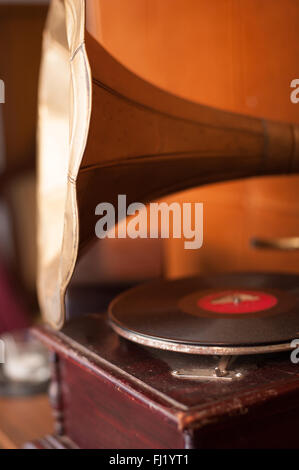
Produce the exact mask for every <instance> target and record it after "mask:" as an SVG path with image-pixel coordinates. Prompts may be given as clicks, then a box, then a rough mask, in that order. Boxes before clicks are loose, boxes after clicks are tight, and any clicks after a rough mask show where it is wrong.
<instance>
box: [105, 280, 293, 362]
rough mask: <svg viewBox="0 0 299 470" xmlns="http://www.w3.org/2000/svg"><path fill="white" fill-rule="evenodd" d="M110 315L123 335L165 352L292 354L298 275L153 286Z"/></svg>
mask: <svg viewBox="0 0 299 470" xmlns="http://www.w3.org/2000/svg"><path fill="white" fill-rule="evenodd" d="M109 315H110V322H111V325H112V327H113V328H114V329H115V330H116V331H117V333H119V334H120V335H122V336H124V337H126V338H128V339H131V340H133V341H136V342H138V343H141V344H145V345H149V346H154V347H161V348H163V349H172V350H176V351H183V352H190V353H193V352H194V353H196V352H199V353H202V354H203V353H204V351H205V350H206V353H208V354H209V353H210V354H212V353H213V352H217V347H218V348H220V349H219V353H221V352H222V351H221V348H226V350H224V353H226V354H229V351H230V348H231V350H232V351H231V352H232V353H233V350H234V348H239V352H240V353H246V351H247V350H248V352H250V351H249V350H250V348H252V349H251V350H252V351H253V352H256V353H257V352H267V351H271V350H272V349H273V350H281V349H287V348H289V346H290V343H291V341H292V340H293V339H296V338H299V276H296V275H288V274H285V275H284V274H262V273H255V274H253V273H250V274H247V273H235V274H226V275H216V276H211V277H196V278H188V279H180V280H174V281H168V280H159V281H154V282H151V283H147V284H144V285H140V286H137V287H135V288H133V289H130V290H129V291H127V292H125V293H122V294H121V295H119V296H118V297H117V298H116V299H115V300H114V301H113V302H112V304H111V305H110V308H109ZM275 345H277V347H275ZM280 346H282V347H280ZM201 348H203V349H201ZM205 348H206V349H205ZM209 348H212V349H211V350H209ZM213 348H214V349H213ZM215 348H216V349H215ZM242 348H243V349H242Z"/></svg>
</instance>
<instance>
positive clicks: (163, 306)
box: [29, 0, 299, 449]
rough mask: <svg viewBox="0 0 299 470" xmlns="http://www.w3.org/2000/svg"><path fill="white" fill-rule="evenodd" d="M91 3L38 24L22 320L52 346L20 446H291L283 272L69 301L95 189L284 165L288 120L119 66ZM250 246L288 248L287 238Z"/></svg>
mask: <svg viewBox="0 0 299 470" xmlns="http://www.w3.org/2000/svg"><path fill="white" fill-rule="evenodd" d="M96 3H98V2H88V1H87V2H85V1H83V0H65V1H61V0H53V1H52V3H51V6H50V11H49V16H48V21H47V26H46V30H45V33H44V48H43V59H42V68H41V79H40V91H39V126H38V132H39V139H38V143H39V190H38V210H39V266H38V271H39V273H38V291H39V300H40V306H41V310H42V312H43V315H44V318H45V321H46V323H47V325H48V326H44V327H39V328H36V329H35V330H34V333H35V335H37V336H38V337H39V338H40V339H41V340H42V341H43V342H44V343H45V344H46V346H47V347H48V348H49V349H50V350H51V351H52V356H51V357H52V368H53V377H52V385H51V388H50V399H51V404H52V407H53V410H54V413H55V416H56V431H55V435H52V436H46V437H45V438H43V439H41V440H39V441H38V442H35V443H33V444H30V445H29V446H31V447H36V448H72V447H79V448H112V447H113V448H118V449H120V448H186V449H188V448H209V447H259V446H262V447H264V446H270V447H286V446H296V445H297V442H296V428H297V419H298V416H299V408H298V394H299V379H298V370H297V369H296V365H294V364H293V363H292V362H291V360H290V354H291V348H292V341H293V340H295V339H296V337H297V336H298V335H299V316H298V314H297V305H298V302H299V300H298V295H299V291H298V276H296V275H294V274H280V273H274V274H266V273H234V274H229V275H228V274H226V275H224V274H223V275H222V274H219V275H215V276H212V275H210V276H204V277H197V278H187V279H178V280H174V281H169V280H157V281H153V282H151V283H148V284H141V285H138V286H135V287H133V288H131V289H129V290H128V291H124V292H122V293H120V294H119V295H116V297H115V298H113V300H112V302H110V303H109V306H108V307H107V305H105V306H104V305H101V304H100V303H99V305H98V307H97V312H96V313H95V312H94V311H92V313H91V311H90V310H89V306H88V305H89V302H90V296H91V294H90V293H86V294H85V296H84V295H83V297H82V298H81V300H80V299H78V298H76V300H75V301H74V300H72V293H71V288H70V283H71V278H72V275H73V272H74V269H75V267H76V264H77V261H78V259H79V257H80V256H81V254H82V253H83V252H84V250H87V249H88V247H89V246H90V244H91V243H92V241H93V240H94V238H95V228H94V227H95V221H96V218H95V207H96V206H97V204H98V203H99V202H101V201H105V202H108V203H111V204H113V205H115V206H116V205H117V197H118V195H119V194H125V195H126V196H127V201H128V203H130V202H134V201H140V202H150V201H153V200H155V199H157V198H161V197H163V196H165V195H169V194H172V193H175V192H177V191H180V190H183V189H186V188H191V187H195V186H200V185H207V184H210V183H217V182H223V181H228V180H235V179H241V178H248V177H253V176H263V175H282V174H291V173H298V170H299V127H298V126H297V125H295V124H290V123H286V122H278V121H271V120H268V119H260V118H255V117H250V116H246V115H241V114H240V115H238V114H234V113H231V112H226V111H223V110H221V109H216V108H213V107H209V106H204V105H201V104H198V103H196V102H191V101H188V100H185V99H183V98H180V97H178V96H175V95H172V94H171V93H168V92H166V91H163V90H162V89H159V88H158V87H156V86H154V85H152V84H150V83H148V82H147V81H146V80H143V79H141V78H140V77H138V76H136V75H134V73H132V72H130V71H129V70H128V69H127V68H126V67H124V66H123V65H121V63H120V62H118V61H117V60H116V59H115V58H113V57H112V56H111V55H110V54H109V53H108V52H107V51H106V50H105V49H104V48H103V47H102V45H101V43H100V40H99V37H98V36H97V35H96V34H94V29H93V28H92V27H91V23H92V20H93V21H94V23H95V24H96V23H97V19H98V17H97V8H96V6H95V5H96ZM86 18H89V23H86ZM292 78H293V77H292ZM69 90H71V94H70V93H69ZM255 244H256V245H257V246H268V247H269V246H272V245H278V246H285V247H286V248H291V249H292V248H296V246H295V245H296V239H293V240H276V241H271V240H270V241H267V240H255ZM112 297H113V296H112ZM79 302H81V303H82V312H80V313H79V314H78V315H74V310H76V306H77V305H76V306H75V304H77V303H79ZM107 310H108V314H107Z"/></svg>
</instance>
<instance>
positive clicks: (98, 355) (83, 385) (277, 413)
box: [29, 314, 299, 449]
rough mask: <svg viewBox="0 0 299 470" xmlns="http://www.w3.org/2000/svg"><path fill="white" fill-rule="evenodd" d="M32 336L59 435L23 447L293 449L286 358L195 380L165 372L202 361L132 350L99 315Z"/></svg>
mask: <svg viewBox="0 0 299 470" xmlns="http://www.w3.org/2000/svg"><path fill="white" fill-rule="evenodd" d="M34 334H35V335H36V336H37V337H38V338H40V339H41V341H42V342H43V343H44V344H45V345H46V346H47V347H48V348H49V349H50V350H51V351H52V353H51V354H52V361H53V380H52V385H51V388H50V398H51V403H52V406H53V409H54V412H55V417H56V435H55V436H47V437H45V439H41V440H40V441H38V442H35V443H33V444H30V445H29V447H30V446H31V447H32V446H33V447H42V448H59V447H62V448H70V447H79V448H84V449H88V448H108V449H112V448H117V449H132V448H143V449H145V448H152V449H161V448H164V449H183V448H184V449H189V448H261V447H262V448H263V447H267V448H276V447H277V448H291V447H298V437H297V429H298V423H299V365H296V364H293V363H292V362H291V360H290V354H289V353H283V354H277V355H266V356H265V355H264V356H256V357H254V356H253V357H251V358H238V359H237V360H236V364H235V367H241V366H242V367H244V366H245V367H246V368H247V373H246V375H245V376H244V377H243V378H242V379H241V380H235V381H233V382H223V381H219V382H218V381H196V380H186V379H178V378H176V377H174V376H173V375H172V374H171V371H172V370H174V369H176V368H180V367H190V365H191V366H197V365H199V366H200V365H201V364H202V363H203V362H204V361H205V358H203V357H199V356H190V355H182V354H178V353H172V352H167V351H158V350H154V349H149V348H145V347H141V346H139V345H136V344H133V343H130V342H128V341H126V340H124V339H121V338H119V337H118V336H117V335H116V334H115V333H114V332H113V331H112V330H111V329H110V327H109V325H108V322H107V317H106V315H104V314H103V315H100V314H92V315H87V316H84V317H78V318H76V319H74V320H73V321H71V322H70V323H69V324H68V325H67V326H66V327H65V328H64V330H63V331H61V332H54V331H52V330H50V329H48V328H46V327H42V328H37V329H35V330H34Z"/></svg>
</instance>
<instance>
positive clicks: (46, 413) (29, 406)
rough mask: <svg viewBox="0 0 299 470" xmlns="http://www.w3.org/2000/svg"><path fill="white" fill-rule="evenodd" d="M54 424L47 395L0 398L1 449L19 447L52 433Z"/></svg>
mask: <svg viewBox="0 0 299 470" xmlns="http://www.w3.org/2000/svg"><path fill="white" fill-rule="evenodd" d="M53 426H54V424H53V417H52V412H51V408H50V404H49V399H48V397H47V396H46V395H38V396H35V397H29V398H0V449H19V448H20V447H22V446H23V445H24V444H25V443H26V442H28V441H29V440H32V439H37V438H39V437H41V436H44V435H45V434H49V433H51V432H52V430H53Z"/></svg>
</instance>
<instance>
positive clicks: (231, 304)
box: [197, 290, 278, 315]
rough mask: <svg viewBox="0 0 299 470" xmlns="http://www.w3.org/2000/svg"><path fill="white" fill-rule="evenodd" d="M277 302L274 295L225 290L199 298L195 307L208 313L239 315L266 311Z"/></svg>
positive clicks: (260, 292)
mask: <svg viewBox="0 0 299 470" xmlns="http://www.w3.org/2000/svg"><path fill="white" fill-rule="evenodd" d="M277 302H278V300H277V298H276V297H275V296H274V295H272V294H267V293H265V292H262V291H251V290H226V291H222V292H216V293H215V292H214V293H213V294H209V295H205V296H204V297H201V298H200V299H199V300H198V301H197V306H198V307H200V308H201V309H203V310H208V311H209V312H215V313H220V314H221V313H222V314H237V315H241V314H242V313H247V314H248V313H254V312H260V311H262V310H268V309H269V308H271V307H274V306H275V305H276V304H277Z"/></svg>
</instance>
